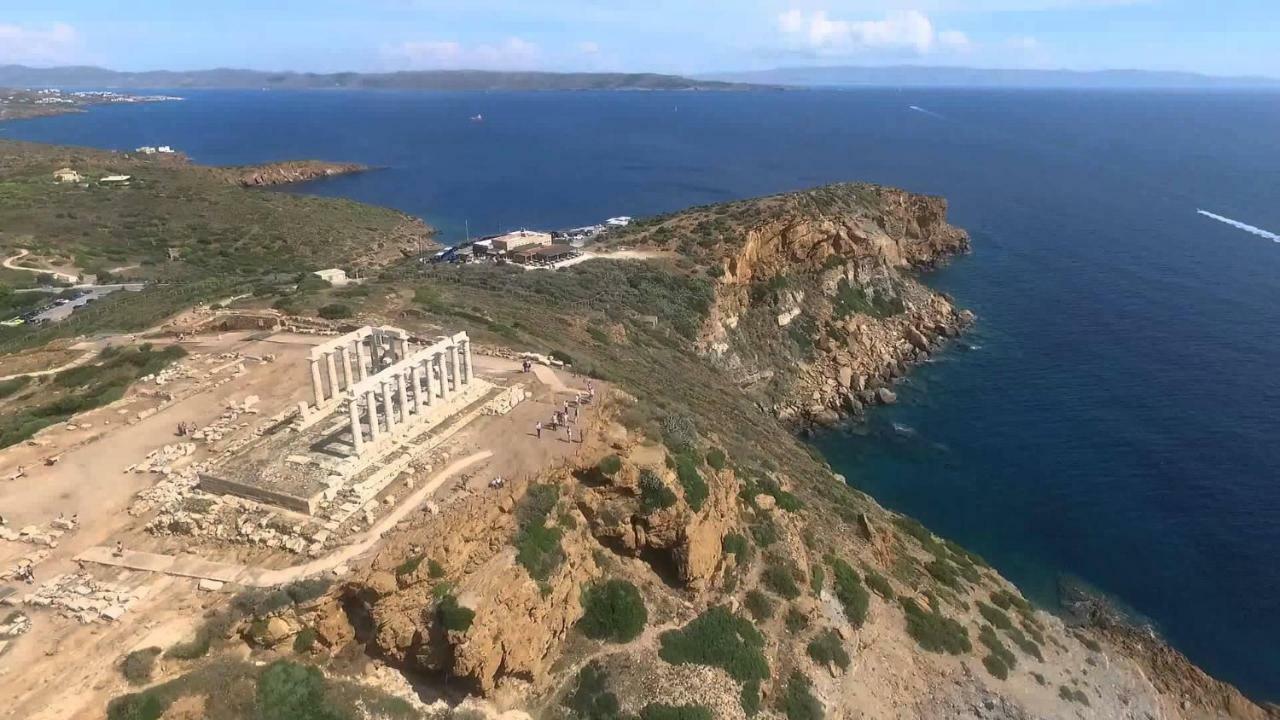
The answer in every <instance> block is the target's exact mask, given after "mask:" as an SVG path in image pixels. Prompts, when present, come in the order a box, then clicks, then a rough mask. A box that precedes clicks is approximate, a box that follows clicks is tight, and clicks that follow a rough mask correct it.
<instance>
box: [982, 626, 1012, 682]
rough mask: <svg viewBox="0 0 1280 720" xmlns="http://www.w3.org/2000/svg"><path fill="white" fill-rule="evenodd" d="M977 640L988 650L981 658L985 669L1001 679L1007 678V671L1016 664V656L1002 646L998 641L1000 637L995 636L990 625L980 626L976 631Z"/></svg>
mask: <svg viewBox="0 0 1280 720" xmlns="http://www.w3.org/2000/svg"><path fill="white" fill-rule="evenodd" d="M978 642H980V643H982V644H983V645H985V646H986V648H987V650H988V651H990V652H988V654H987V656H986V657H984V658H982V664H983V665H985V666H986V668H987V671H988V672H990V673H991V674H992V675H994V676H995V677H997V678H1000V679H1001V680H1004V679H1007V678H1008V677H1009V671H1010V670H1013V669H1014V668H1016V667H1017V666H1018V658H1017V657H1015V656H1014V654H1013V653H1012V652H1010V651H1009V649H1008V648H1006V647H1005V646H1004V643H1002V642H1000V638H998V637H996V631H995V630H994V629H993V628H992V627H991V626H990V625H983V626H982V630H981V631H979V633H978Z"/></svg>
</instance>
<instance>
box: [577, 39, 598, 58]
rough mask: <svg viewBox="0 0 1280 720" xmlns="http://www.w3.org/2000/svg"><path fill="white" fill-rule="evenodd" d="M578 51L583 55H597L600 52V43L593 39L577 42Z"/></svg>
mask: <svg viewBox="0 0 1280 720" xmlns="http://www.w3.org/2000/svg"><path fill="white" fill-rule="evenodd" d="M578 52H580V53H582V54H583V55H598V54H600V43H598V42H595V41H593V40H584V41H582V42H580V43H578Z"/></svg>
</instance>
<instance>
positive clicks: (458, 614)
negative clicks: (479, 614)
mask: <svg viewBox="0 0 1280 720" xmlns="http://www.w3.org/2000/svg"><path fill="white" fill-rule="evenodd" d="M436 611H437V612H439V613H440V624H441V625H442V626H443V627H444V629H445V630H448V631H449V632H466V631H467V630H469V629H470V628H471V623H472V621H473V620H475V619H476V611H475V610H472V609H471V608H469V607H463V606H462V605H459V604H458V599H457V598H455V597H454V596H453V595H452V594H448V595H445V596H444V597H442V598H440V603H439V605H437V606H436Z"/></svg>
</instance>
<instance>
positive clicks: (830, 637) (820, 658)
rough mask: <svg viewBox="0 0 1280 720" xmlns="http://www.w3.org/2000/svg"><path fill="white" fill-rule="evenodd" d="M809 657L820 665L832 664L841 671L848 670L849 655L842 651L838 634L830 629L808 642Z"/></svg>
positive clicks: (842, 647)
mask: <svg viewBox="0 0 1280 720" xmlns="http://www.w3.org/2000/svg"><path fill="white" fill-rule="evenodd" d="M807 649H808V651H809V657H811V658H813V661H814V662H816V663H818V664H820V665H831V664H834V665H836V666H837V667H839V668H840V669H841V670H848V669H849V662H850V660H849V653H848V652H847V651H845V649H844V641H843V640H841V639H840V634H839V633H837V632H836V631H835V630H832V629H830V628H828V629H826V630H824V631H822V632H821V633H819V634H818V636H817V637H815V638H814V639H812V640H810V641H809V646H808V648H807Z"/></svg>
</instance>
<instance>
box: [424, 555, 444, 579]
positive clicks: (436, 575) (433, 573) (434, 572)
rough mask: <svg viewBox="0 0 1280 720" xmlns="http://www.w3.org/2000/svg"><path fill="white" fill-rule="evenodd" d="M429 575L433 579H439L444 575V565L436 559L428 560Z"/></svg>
mask: <svg viewBox="0 0 1280 720" xmlns="http://www.w3.org/2000/svg"><path fill="white" fill-rule="evenodd" d="M427 577H429V578H431V579H433V580H439V579H440V578H442V577H444V566H443V565H441V564H440V563H439V562H437V561H436V560H434V559H432V560H428V561H427Z"/></svg>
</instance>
